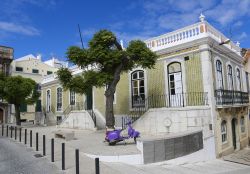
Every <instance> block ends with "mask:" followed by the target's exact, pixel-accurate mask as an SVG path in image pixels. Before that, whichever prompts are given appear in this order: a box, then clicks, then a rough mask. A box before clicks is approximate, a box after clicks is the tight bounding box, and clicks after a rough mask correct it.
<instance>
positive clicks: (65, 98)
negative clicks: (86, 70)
mask: <svg viewBox="0 0 250 174" xmlns="http://www.w3.org/2000/svg"><path fill="white" fill-rule="evenodd" d="M58 87H62V86H61V85H60V84H59V83H53V84H50V85H46V86H43V87H42V107H43V110H44V111H46V94H47V90H50V91H51V92H50V93H51V112H52V113H54V115H56V116H63V112H64V111H65V110H66V109H67V107H68V106H69V105H70V99H69V90H64V89H63V94H62V110H61V111H57V88H58ZM75 98H76V104H77V103H78V102H79V103H81V104H84V102H85V98H84V95H81V94H78V93H76V97H75Z"/></svg>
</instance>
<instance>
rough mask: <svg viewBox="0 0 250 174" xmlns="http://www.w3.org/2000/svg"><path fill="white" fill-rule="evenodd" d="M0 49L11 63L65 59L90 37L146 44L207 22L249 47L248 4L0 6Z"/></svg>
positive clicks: (138, 1)
mask: <svg viewBox="0 0 250 174" xmlns="http://www.w3.org/2000/svg"><path fill="white" fill-rule="evenodd" d="M0 3H1V8H0V14H1V15H0V45H6V46H10V47H13V48H14V49H15V58H18V57H21V56H24V55H27V54H30V53H32V54H34V55H36V54H38V53H40V54H42V57H43V60H46V59H48V58H50V57H51V56H56V57H58V58H60V59H65V52H66V50H67V48H68V47H69V46H72V45H78V46H80V38H79V33H78V28H77V24H78V23H79V24H80V26H81V30H82V36H83V41H84V45H85V46H86V45H87V42H88V40H89V39H90V38H91V36H92V35H93V33H94V32H96V31H98V30H99V29H103V28H106V29H110V30H112V31H113V32H115V34H116V35H117V36H118V38H119V39H122V40H124V42H125V44H126V43H128V42H129V40H132V39H146V38H149V37H152V36H157V35H160V34H163V33H166V32H169V31H172V30H175V29H178V28H180V27H184V26H186V25H189V24H192V23H195V22H197V21H198V17H199V14H200V13H201V12H203V13H204V15H205V16H206V20H207V21H208V22H209V23H211V24H212V25H213V26H215V27H216V28H217V29H219V30H220V31H222V32H223V33H224V34H225V35H226V36H228V37H230V38H231V40H233V41H240V43H241V46H242V47H248V48H249V47H250V37H249V35H250V20H249V19H250V10H249V9H250V0H178V1H177V0H133V1H132V0H108V1H103V0H91V1H83V0H72V1H69V0H1V2H0Z"/></svg>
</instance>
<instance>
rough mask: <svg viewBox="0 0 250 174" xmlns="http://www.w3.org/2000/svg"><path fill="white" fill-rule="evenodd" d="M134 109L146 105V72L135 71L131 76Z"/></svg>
mask: <svg viewBox="0 0 250 174" xmlns="http://www.w3.org/2000/svg"><path fill="white" fill-rule="evenodd" d="M131 89H132V90H131V91H132V107H136V106H143V105H144V104H145V103H144V102H145V86H144V72H143V71H142V70H139V71H134V72H133V73H132V74H131Z"/></svg>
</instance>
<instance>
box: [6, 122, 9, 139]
mask: <svg viewBox="0 0 250 174" xmlns="http://www.w3.org/2000/svg"><path fill="white" fill-rule="evenodd" d="M8 136H9V126H8V125H7V131H6V137H8Z"/></svg>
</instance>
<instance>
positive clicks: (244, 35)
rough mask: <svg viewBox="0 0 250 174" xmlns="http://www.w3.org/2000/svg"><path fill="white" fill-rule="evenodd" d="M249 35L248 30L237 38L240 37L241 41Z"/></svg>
mask: <svg viewBox="0 0 250 174" xmlns="http://www.w3.org/2000/svg"><path fill="white" fill-rule="evenodd" d="M247 37H248V35H247V33H246V32H242V33H241V34H240V35H239V36H238V37H237V39H239V40H240V41H241V40H244V39H246V38H247Z"/></svg>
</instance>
